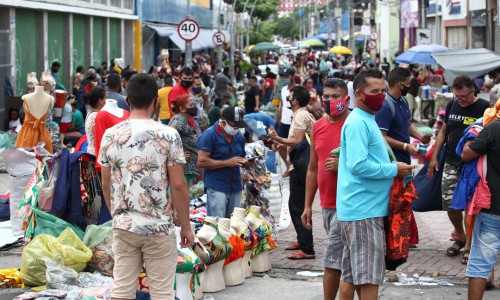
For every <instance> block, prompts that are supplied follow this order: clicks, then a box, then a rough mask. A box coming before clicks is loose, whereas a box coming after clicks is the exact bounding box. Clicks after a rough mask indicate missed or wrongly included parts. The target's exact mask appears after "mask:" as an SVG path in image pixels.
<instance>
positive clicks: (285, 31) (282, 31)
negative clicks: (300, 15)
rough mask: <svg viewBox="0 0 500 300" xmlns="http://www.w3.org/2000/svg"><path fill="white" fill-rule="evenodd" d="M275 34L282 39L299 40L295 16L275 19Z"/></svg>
mask: <svg viewBox="0 0 500 300" xmlns="http://www.w3.org/2000/svg"><path fill="white" fill-rule="evenodd" d="M275 33H276V34H279V35H281V36H282V37H284V38H291V39H298V38H299V23H298V22H297V18H296V16H288V17H283V18H277V19H276V31H275Z"/></svg>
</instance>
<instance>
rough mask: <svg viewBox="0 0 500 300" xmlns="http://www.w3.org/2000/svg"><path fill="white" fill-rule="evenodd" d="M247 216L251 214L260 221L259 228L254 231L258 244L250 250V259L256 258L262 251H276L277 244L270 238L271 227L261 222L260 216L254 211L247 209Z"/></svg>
mask: <svg viewBox="0 0 500 300" xmlns="http://www.w3.org/2000/svg"><path fill="white" fill-rule="evenodd" d="M247 214H253V215H254V216H256V217H257V218H259V219H261V221H262V223H261V224H260V226H259V227H257V228H256V229H255V234H256V235H257V238H258V242H257V245H256V246H255V248H253V249H252V257H254V256H257V255H259V254H261V253H262V252H264V251H271V250H274V249H276V247H278V244H277V243H276V241H275V240H274V238H273V236H272V234H273V227H272V226H271V225H269V223H267V222H266V221H264V220H262V218H261V216H260V214H259V213H257V212H256V211H254V210H251V209H247Z"/></svg>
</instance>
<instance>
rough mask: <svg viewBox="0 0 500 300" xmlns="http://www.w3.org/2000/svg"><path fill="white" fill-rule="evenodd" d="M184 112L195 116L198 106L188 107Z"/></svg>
mask: <svg viewBox="0 0 500 300" xmlns="http://www.w3.org/2000/svg"><path fill="white" fill-rule="evenodd" d="M186 112H187V113H188V115H190V116H191V117H195V116H196V115H198V108H197V107H188V108H186Z"/></svg>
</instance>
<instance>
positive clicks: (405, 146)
mask: <svg viewBox="0 0 500 300" xmlns="http://www.w3.org/2000/svg"><path fill="white" fill-rule="evenodd" d="M407 147H408V144H407V143H404V144H403V150H404V151H406V148H407Z"/></svg>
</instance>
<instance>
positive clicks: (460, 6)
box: [443, 0, 467, 20]
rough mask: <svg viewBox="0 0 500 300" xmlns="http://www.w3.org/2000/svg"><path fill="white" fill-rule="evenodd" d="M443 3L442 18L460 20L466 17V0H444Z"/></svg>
mask: <svg viewBox="0 0 500 300" xmlns="http://www.w3.org/2000/svg"><path fill="white" fill-rule="evenodd" d="M443 4H444V7H443V19H444V20H462V19H465V18H466V17H467V0H446V1H445V2H444V3H443Z"/></svg>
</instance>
